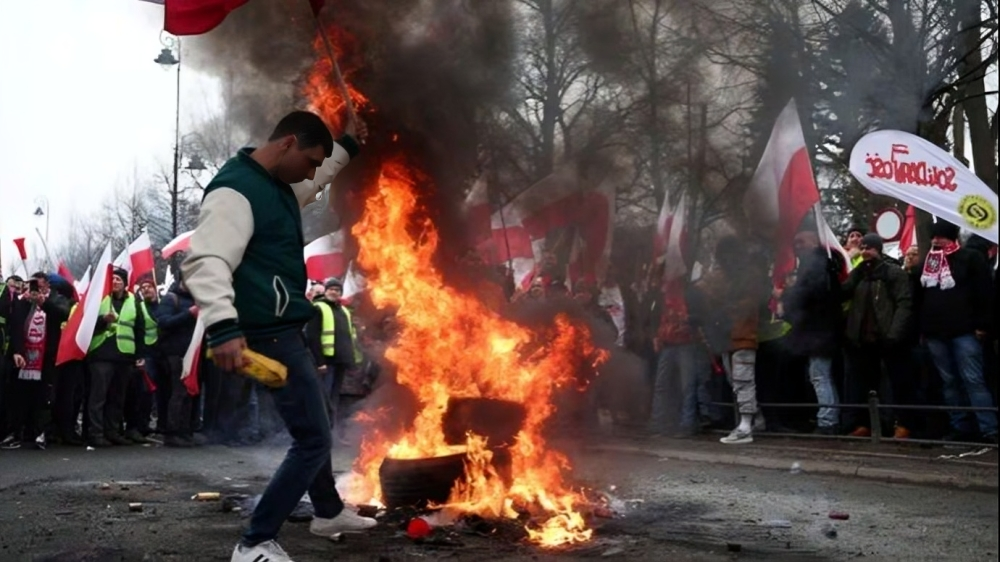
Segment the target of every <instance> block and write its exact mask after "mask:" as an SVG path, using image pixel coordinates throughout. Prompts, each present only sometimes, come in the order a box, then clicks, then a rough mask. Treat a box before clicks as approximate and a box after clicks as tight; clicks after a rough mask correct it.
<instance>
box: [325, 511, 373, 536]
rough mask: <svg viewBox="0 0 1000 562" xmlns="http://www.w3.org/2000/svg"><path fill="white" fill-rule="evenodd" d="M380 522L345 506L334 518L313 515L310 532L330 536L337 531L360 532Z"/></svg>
mask: <svg viewBox="0 0 1000 562" xmlns="http://www.w3.org/2000/svg"><path fill="white" fill-rule="evenodd" d="M377 524H378V522H377V521H375V520H374V519H372V518H370V517H361V516H360V515H358V514H357V513H354V512H353V511H351V510H350V509H347V508H344V511H341V512H340V515H338V516H336V517H334V518H333V519H324V518H322V517H313V520H312V522H311V523H309V532H310V533H312V534H314V535H319V536H321V537H327V538H330V537H332V536H333V535H336V534H337V533H360V532H361V531H364V530H366V529H371V528H372V527H374V526H375V525H377Z"/></svg>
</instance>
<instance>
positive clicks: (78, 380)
mask: <svg viewBox="0 0 1000 562" xmlns="http://www.w3.org/2000/svg"><path fill="white" fill-rule="evenodd" d="M85 371H86V366H85V365H84V363H83V361H70V362H69V363H63V364H62V365H60V366H58V367H56V384H55V400H54V401H53V404H52V421H53V422H54V424H55V429H56V432H57V433H58V434H59V435H60V436H61V437H68V436H70V435H72V434H73V433H74V432H76V418H77V415H78V414H79V413H80V403H81V402H82V395H83V392H84V389H85V383H86V381H85V375H84V373H85Z"/></svg>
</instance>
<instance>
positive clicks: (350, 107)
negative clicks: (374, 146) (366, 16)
mask: <svg viewBox="0 0 1000 562" xmlns="http://www.w3.org/2000/svg"><path fill="white" fill-rule="evenodd" d="M310 6H311V4H310ZM313 19H315V20H316V28H317V29H318V30H319V36H320V37H322V38H323V45H324V46H325V47H326V54H327V56H329V57H330V63H331V64H332V65H333V79H334V81H335V82H336V83H337V86H338V87H340V95H341V96H342V97H343V98H344V103H345V104H346V105H347V118H348V119H350V121H351V123H352V124H354V125H355V126H356V125H357V118H358V117H357V114H356V113H355V112H354V101H353V100H352V99H351V92H350V90H348V89H347V82H345V81H344V75H343V74H342V73H341V72H340V64H338V63H337V55H336V53H335V52H334V50H333V43H331V42H330V36H329V35H328V34H327V33H326V28H325V27H323V22H322V21H321V20H320V19H319V14H318V13H316V12H313Z"/></svg>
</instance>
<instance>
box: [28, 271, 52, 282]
mask: <svg viewBox="0 0 1000 562" xmlns="http://www.w3.org/2000/svg"><path fill="white" fill-rule="evenodd" d="M31 278H32V279H44V280H46V281H48V280H49V274H48V273H45V272H44V271H36V272H34V273H32V274H31Z"/></svg>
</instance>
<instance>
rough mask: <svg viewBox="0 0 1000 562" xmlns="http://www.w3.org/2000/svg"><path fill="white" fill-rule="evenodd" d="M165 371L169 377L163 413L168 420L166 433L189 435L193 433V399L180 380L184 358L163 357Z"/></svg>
mask: <svg viewBox="0 0 1000 562" xmlns="http://www.w3.org/2000/svg"><path fill="white" fill-rule="evenodd" d="M164 367H165V368H166V371H165V373H166V374H167V375H168V376H167V377H162V378H169V380H170V382H169V385H170V386H169V389H170V395H169V397H168V401H167V408H166V409H165V411H164V412H165V413H164V414H163V415H164V416H165V417H166V419H167V420H168V422H167V423H168V425H167V426H166V427H167V433H168V434H170V435H181V436H186V437H189V436H191V434H192V433H194V428H193V427H192V425H191V408H192V407H193V404H194V399H193V397H192V396H191V395H189V394H188V392H187V388H185V387H184V383H183V382H182V381H181V374H182V373H183V371H184V358H183V357H181V356H179V355H171V356H168V357H166V358H165V360H164Z"/></svg>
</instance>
